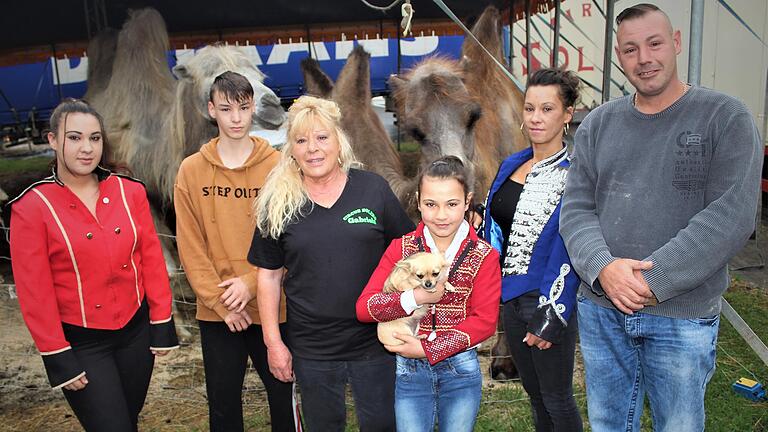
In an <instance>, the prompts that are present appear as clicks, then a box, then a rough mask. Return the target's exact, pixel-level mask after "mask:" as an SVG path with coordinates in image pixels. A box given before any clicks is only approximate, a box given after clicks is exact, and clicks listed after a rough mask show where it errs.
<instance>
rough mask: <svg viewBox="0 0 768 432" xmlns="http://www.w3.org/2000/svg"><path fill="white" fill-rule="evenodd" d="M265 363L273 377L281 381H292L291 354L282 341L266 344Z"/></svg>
mask: <svg viewBox="0 0 768 432" xmlns="http://www.w3.org/2000/svg"><path fill="white" fill-rule="evenodd" d="M267 363H268V364H269V371H270V372H272V375H274V376H275V378H277V379H279V380H280V381H283V382H291V381H293V356H291V352H290V351H289V350H288V347H287V346H285V344H284V343H283V342H282V341H281V342H279V343H275V344H272V345H268V346H267Z"/></svg>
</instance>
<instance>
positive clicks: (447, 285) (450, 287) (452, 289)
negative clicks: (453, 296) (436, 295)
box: [445, 281, 456, 292]
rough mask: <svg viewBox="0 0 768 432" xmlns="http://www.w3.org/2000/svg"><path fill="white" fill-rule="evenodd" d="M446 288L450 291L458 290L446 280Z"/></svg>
mask: <svg viewBox="0 0 768 432" xmlns="http://www.w3.org/2000/svg"><path fill="white" fill-rule="evenodd" d="M445 290H446V291H448V292H456V288H455V287H454V286H453V285H451V283H450V282H448V281H445Z"/></svg>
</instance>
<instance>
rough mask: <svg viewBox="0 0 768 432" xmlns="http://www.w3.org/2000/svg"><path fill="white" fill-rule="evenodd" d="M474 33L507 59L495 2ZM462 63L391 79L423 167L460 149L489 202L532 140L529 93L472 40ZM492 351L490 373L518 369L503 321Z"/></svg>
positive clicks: (428, 63)
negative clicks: (506, 163) (525, 123)
mask: <svg viewBox="0 0 768 432" xmlns="http://www.w3.org/2000/svg"><path fill="white" fill-rule="evenodd" d="M472 33H473V34H475V36H476V37H477V39H478V40H479V41H480V42H481V43H482V44H483V45H484V46H485V47H486V48H487V49H488V51H489V52H491V53H492V54H493V55H494V56H495V57H496V58H497V59H498V60H500V61H503V56H502V41H501V16H500V14H499V11H498V10H497V9H496V8H495V7H492V6H489V7H487V8H486V9H485V11H483V13H482V14H481V15H480V17H479V18H478V20H477V22H476V23H475V25H474V26H473V27H472ZM461 52H462V58H461V60H460V61H456V60H452V59H447V58H442V57H432V58H428V59H426V60H424V61H422V62H420V63H418V64H417V65H415V66H414V67H413V69H411V70H410V71H409V72H408V73H406V74H405V75H404V76H402V77H400V76H393V77H392V78H390V80H389V84H390V87H391V88H392V92H393V96H394V101H395V106H396V107H397V110H398V118H399V119H400V120H401V121H402V122H403V125H404V127H405V129H406V130H407V131H408V132H409V133H410V135H411V136H413V138H414V139H416V140H417V141H418V142H419V143H420V144H421V152H422V158H421V166H422V169H424V167H425V166H426V165H427V164H429V163H430V162H431V161H433V160H435V159H436V158H438V157H440V156H443V155H454V156H457V157H459V158H461V160H462V161H463V162H464V163H465V165H466V166H468V167H469V170H470V176H471V177H472V178H473V179H474V180H473V182H472V184H474V192H475V197H476V199H477V200H484V198H485V197H486V195H487V193H488V189H490V186H491V183H492V182H493V179H494V177H495V176H496V172H497V170H498V168H499V164H500V163H501V161H502V160H503V159H504V158H506V157H507V156H509V155H510V154H512V153H514V152H516V151H519V150H522V149H523V148H525V147H527V146H528V143H527V141H526V139H525V137H524V136H523V134H522V132H521V131H520V124H521V123H522V120H523V118H522V108H523V100H524V95H523V93H522V92H521V91H520V89H518V88H517V86H516V85H515V84H514V83H513V82H512V81H511V80H510V79H509V78H508V77H507V76H506V75H505V74H504V72H502V71H501V70H499V69H498V66H496V64H495V63H494V62H493V61H492V60H491V59H490V58H488V55H487V54H486V53H485V52H484V51H483V50H482V48H481V47H480V46H478V45H477V43H476V42H475V41H473V40H472V39H470V38H466V39H465V40H464V44H463V45H462V47H461ZM499 326H500V329H499V332H497V336H498V337H497V339H496V344H495V345H494V347H493V348H492V349H491V353H492V354H493V355H494V358H493V359H492V362H491V376H492V377H493V378H494V379H509V378H511V377H514V376H516V375H517V370H516V367H515V365H514V362H513V361H512V358H511V357H509V356H507V354H508V353H509V347H508V346H507V342H506V339H505V338H504V336H503V326H502V324H501V322H500V324H499Z"/></svg>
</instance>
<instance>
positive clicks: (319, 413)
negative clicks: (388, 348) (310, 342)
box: [293, 353, 395, 432]
mask: <svg viewBox="0 0 768 432" xmlns="http://www.w3.org/2000/svg"><path fill="white" fill-rule="evenodd" d="M293 372H294V373H295V374H296V383H297V384H298V386H299V392H300V394H301V413H302V418H303V420H304V425H305V426H306V430H307V431H308V432H335V431H339V432H343V431H344V430H345V428H346V422H347V411H346V410H347V405H346V400H345V390H346V387H347V383H349V384H350V387H352V398H353V399H354V402H355V412H356V414H357V422H358V425H359V430H360V431H362V432H367V431H376V432H379V431H380V432H390V431H391V432H394V430H395V412H394V406H395V403H394V397H395V359H394V356H393V355H391V354H388V353H380V354H375V355H371V356H370V357H368V358H364V359H360V360H346V361H344V360H311V359H306V358H299V357H294V358H293Z"/></svg>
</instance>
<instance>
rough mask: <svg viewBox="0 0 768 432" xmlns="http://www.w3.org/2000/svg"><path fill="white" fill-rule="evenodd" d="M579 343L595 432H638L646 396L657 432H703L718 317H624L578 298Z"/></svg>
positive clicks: (590, 414) (639, 314) (590, 416)
mask: <svg viewBox="0 0 768 432" xmlns="http://www.w3.org/2000/svg"><path fill="white" fill-rule="evenodd" d="M578 314H579V337H580V340H581V352H582V354H583V356H584V370H585V372H586V381H587V409H588V413H589V423H590V425H591V426H592V430H593V431H595V432H602V431H611V432H613V431H639V430H640V417H641V416H642V413H643V399H644V397H645V394H646V393H647V394H648V400H649V402H650V406H651V419H652V421H653V428H654V431H661V432H672V431H674V432H689V431H691V432H693V431H697V432H698V431H703V430H704V392H705V391H706V387H707V383H708V382H709V380H710V378H712V374H713V373H714V371H715V353H716V344H717V331H718V328H719V326H720V316H719V315H717V316H714V317H709V318H701V319H680V318H667V317H661V316H655V315H649V314H646V313H642V312H635V313H634V314H632V315H625V314H623V313H621V312H619V311H617V310H615V309H609V308H605V307H602V306H598V305H596V304H595V303H593V302H591V301H590V300H588V299H586V298H583V297H580V298H579V307H578Z"/></svg>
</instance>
